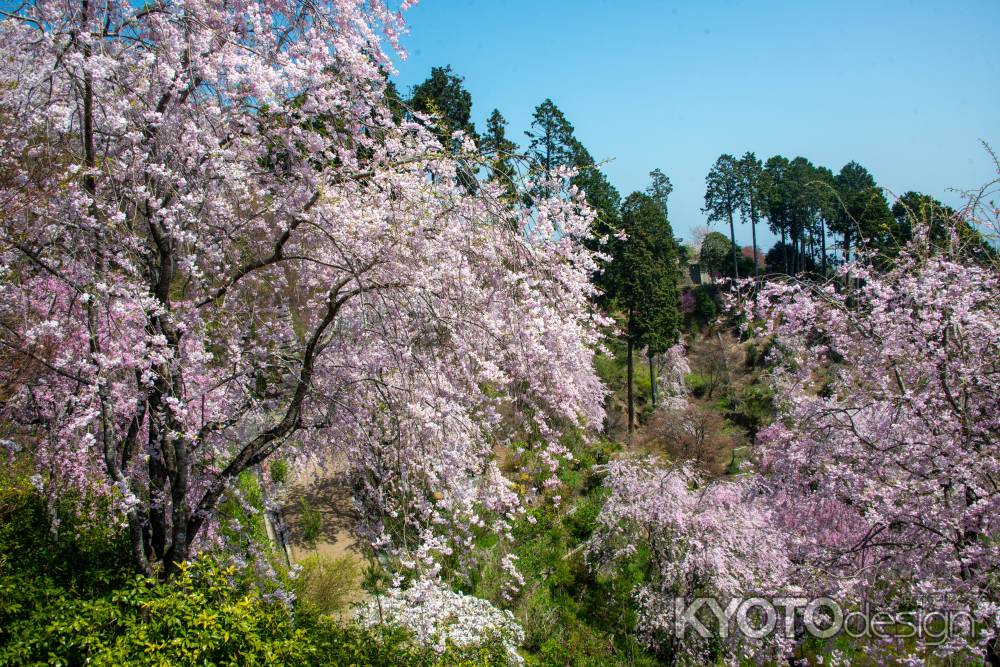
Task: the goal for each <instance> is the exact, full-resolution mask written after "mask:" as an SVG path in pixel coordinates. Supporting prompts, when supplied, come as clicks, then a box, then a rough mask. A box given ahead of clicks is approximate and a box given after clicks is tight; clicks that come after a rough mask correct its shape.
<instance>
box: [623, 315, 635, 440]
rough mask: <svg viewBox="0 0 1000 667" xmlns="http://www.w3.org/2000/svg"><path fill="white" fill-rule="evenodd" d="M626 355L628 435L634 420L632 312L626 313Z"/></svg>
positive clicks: (630, 433)
mask: <svg viewBox="0 0 1000 667" xmlns="http://www.w3.org/2000/svg"><path fill="white" fill-rule="evenodd" d="M627 348H628V349H627V352H626V356H627V357H628V360H627V362H626V365H627V369H628V370H627V372H626V374H625V378H626V379H625V383H626V384H627V385H628V433H629V437H631V435H632V428H633V425H634V422H635V403H634V402H633V401H634V396H633V395H632V375H633V371H634V369H633V368H632V313H631V311H630V312H629V314H628V343H627Z"/></svg>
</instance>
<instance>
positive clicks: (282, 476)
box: [271, 459, 288, 484]
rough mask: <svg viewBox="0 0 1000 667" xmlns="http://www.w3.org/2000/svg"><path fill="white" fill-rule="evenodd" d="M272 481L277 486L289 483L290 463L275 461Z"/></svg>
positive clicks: (272, 468) (272, 466) (272, 469)
mask: <svg viewBox="0 0 1000 667" xmlns="http://www.w3.org/2000/svg"><path fill="white" fill-rule="evenodd" d="M271 481H272V482H274V483H275V484H284V483H285V482H287V481H288V461H286V460H285V459H275V460H274V461H273V462H272V463H271Z"/></svg>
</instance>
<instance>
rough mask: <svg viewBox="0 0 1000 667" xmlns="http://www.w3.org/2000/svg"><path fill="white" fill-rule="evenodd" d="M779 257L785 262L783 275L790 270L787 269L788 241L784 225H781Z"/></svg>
mask: <svg viewBox="0 0 1000 667" xmlns="http://www.w3.org/2000/svg"><path fill="white" fill-rule="evenodd" d="M781 259H782V260H783V261H784V263H785V275H789V273H790V271H789V269H788V241H787V239H786V238H785V227H784V225H782V227H781Z"/></svg>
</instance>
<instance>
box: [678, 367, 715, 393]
mask: <svg viewBox="0 0 1000 667" xmlns="http://www.w3.org/2000/svg"><path fill="white" fill-rule="evenodd" d="M684 384H686V385H687V388H688V391H690V392H691V394H692V395H693V396H697V397H698V398H702V397H703V396H705V394H707V393H708V388H709V387H711V386H712V378H710V377H709V376H707V375H705V374H704V373H688V374H687V375H685V376H684Z"/></svg>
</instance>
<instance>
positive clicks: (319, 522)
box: [299, 498, 323, 546]
mask: <svg viewBox="0 0 1000 667" xmlns="http://www.w3.org/2000/svg"><path fill="white" fill-rule="evenodd" d="M299 509H300V510H301V511H302V541H303V542H305V543H306V545H308V546H315V545H316V541H317V540H318V539H319V536H320V534H321V533H322V531H323V515H322V514H320V513H319V510H317V509H315V508H314V507H313V506H312V505H310V504H309V501H308V500H306V499H305V498H300V499H299Z"/></svg>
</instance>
